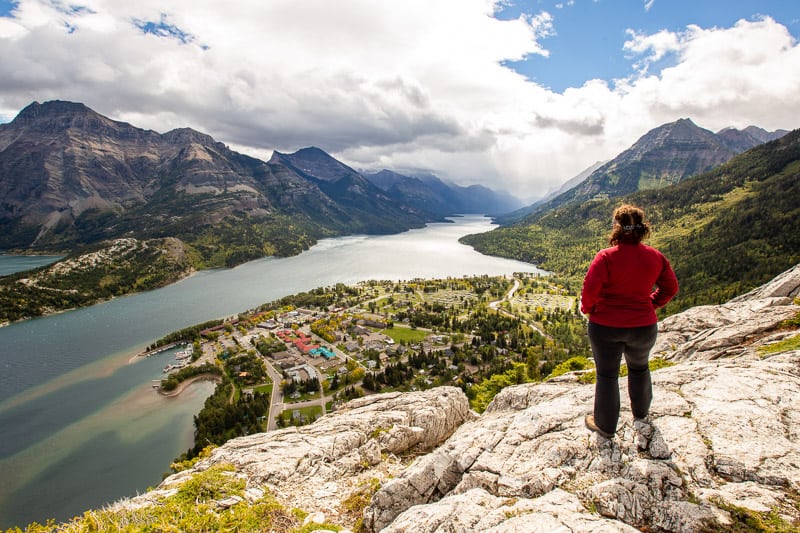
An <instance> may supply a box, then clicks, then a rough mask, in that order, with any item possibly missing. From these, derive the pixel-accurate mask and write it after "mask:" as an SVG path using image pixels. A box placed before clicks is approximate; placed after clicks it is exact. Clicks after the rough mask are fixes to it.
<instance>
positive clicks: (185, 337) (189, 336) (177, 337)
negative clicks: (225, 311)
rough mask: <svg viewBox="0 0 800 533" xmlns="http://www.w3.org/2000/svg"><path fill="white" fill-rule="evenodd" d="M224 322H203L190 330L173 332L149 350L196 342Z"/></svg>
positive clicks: (148, 348)
mask: <svg viewBox="0 0 800 533" xmlns="http://www.w3.org/2000/svg"><path fill="white" fill-rule="evenodd" d="M223 322H224V321H223V320H222V319H215V320H209V321H208V322H203V323H202V324H195V325H194V326H189V327H188V328H183V329H181V330H178V331H173V332H172V333H170V334H168V335H166V336H164V337H161V338H160V339H158V340H157V341H156V342H154V343H153V344H151V345H150V346H148V347H147V350H148V351H150V350H155V349H156V348H160V347H161V346H167V345H168V344H174V343H176V342H194V341H195V340H196V339H199V338H200V332H201V331H203V330H204V329H209V328H213V327H216V326H219V325H220V324H222V323H223Z"/></svg>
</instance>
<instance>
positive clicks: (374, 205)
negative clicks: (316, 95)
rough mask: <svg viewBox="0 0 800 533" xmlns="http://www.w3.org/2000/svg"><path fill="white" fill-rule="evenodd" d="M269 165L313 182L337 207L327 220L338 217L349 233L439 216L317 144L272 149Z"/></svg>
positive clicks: (383, 230) (392, 227) (376, 230)
mask: <svg viewBox="0 0 800 533" xmlns="http://www.w3.org/2000/svg"><path fill="white" fill-rule="evenodd" d="M269 165H270V167H272V168H273V169H279V168H282V169H288V171H290V172H292V173H294V174H295V175H298V176H300V177H302V178H304V179H305V180H307V181H309V182H310V183H313V184H314V186H315V187H317V188H318V189H319V190H320V191H321V192H322V193H323V194H324V195H325V196H326V197H327V198H330V199H331V200H333V201H334V202H335V203H336V205H337V206H338V207H339V209H338V211H337V212H333V211H331V210H329V211H327V212H325V213H324V214H325V216H326V218H327V219H328V221H329V222H330V221H332V220H336V221H339V223H340V225H341V227H342V229H343V230H344V229H345V228H349V229H350V232H351V233H391V232H396V231H397V225H396V221H397V220H405V219H408V218H414V219H416V220H419V221H432V220H438V217H437V216H436V214H435V213H433V214H432V213H431V212H429V211H425V210H424V209H418V208H417V207H415V206H413V205H410V204H407V203H404V202H403V201H402V199H399V201H396V200H398V199H394V198H391V197H389V196H388V195H386V194H385V193H384V191H383V190H381V189H380V188H378V187H376V186H375V185H373V184H372V183H371V182H370V181H369V180H367V179H366V178H365V177H364V176H362V175H361V174H359V173H358V172H356V171H355V170H353V169H352V168H350V167H349V166H347V165H345V164H344V163H342V162H340V161H337V160H336V159H334V158H333V157H331V156H330V155H328V154H327V153H326V152H324V151H323V150H321V149H319V148H316V147H310V148H303V149H301V150H299V151H297V152H295V153H293V154H282V153H280V152H275V153H274V154H273V156H272V158H271V159H270V160H269Z"/></svg>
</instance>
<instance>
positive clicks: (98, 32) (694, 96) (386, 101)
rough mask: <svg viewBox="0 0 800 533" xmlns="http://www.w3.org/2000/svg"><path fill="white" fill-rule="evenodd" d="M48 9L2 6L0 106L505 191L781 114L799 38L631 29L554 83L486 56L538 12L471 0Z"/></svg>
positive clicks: (797, 70)
mask: <svg viewBox="0 0 800 533" xmlns="http://www.w3.org/2000/svg"><path fill="white" fill-rule="evenodd" d="M74 4H76V5H77V3H74ZM64 5H65V4H63V3H61V2H48V1H45V0H21V2H20V3H19V5H18V7H17V9H16V10H15V12H14V13H13V16H12V17H6V18H0V71H2V72H3V76H0V117H3V116H5V117H12V116H13V115H14V114H15V113H16V112H17V111H18V110H19V109H21V108H22V107H23V106H25V105H27V104H29V103H30V102H31V101H33V100H38V101H45V100H49V99H67V100H73V101H80V102H83V103H85V104H87V105H88V106H90V107H92V108H94V109H95V110H97V111H98V112H101V113H103V114H106V115H108V116H110V117H112V118H115V119H118V120H125V121H128V122H131V123H133V124H135V125H137V126H140V127H144V128H151V129H154V130H157V131H162V132H163V131H167V130H169V129H172V128H176V127H184V126H188V127H193V128H195V129H198V130H201V131H204V132H206V133H209V134H211V135H212V136H214V137H215V138H216V139H217V140H219V141H222V142H225V143H227V144H229V145H231V146H232V147H234V148H235V149H238V150H240V151H243V152H246V153H250V154H253V155H256V156H258V157H262V158H267V157H269V154H270V152H271V150H273V149H278V150H281V151H294V150H297V149H299V148H302V147H304V146H310V145H316V146H319V147H321V148H323V149H325V150H328V151H329V152H331V153H333V154H334V155H335V156H337V157H339V158H341V159H342V160H344V161H346V162H348V163H350V164H352V165H353V166H355V167H362V168H363V167H369V168H381V167H388V168H396V169H430V170H431V171H433V172H435V173H437V174H439V175H440V176H442V177H445V178H448V179H452V180H454V181H456V182H461V183H465V184H466V183H475V182H480V183H486V184H489V185H490V186H494V187H496V188H505V189H509V190H511V191H512V192H516V193H518V194H520V195H521V196H527V195H530V194H537V193H541V192H544V190H546V189H549V188H552V187H555V186H557V185H558V184H559V183H561V182H563V181H565V180H566V179H568V178H570V177H572V176H573V175H575V174H577V173H578V172H580V171H581V170H583V169H584V168H585V167H587V166H589V165H590V164H592V163H594V162H595V161H597V160H601V159H607V158H609V157H613V156H614V155H616V154H617V153H619V152H620V151H622V150H624V149H625V148H627V147H628V146H629V145H630V144H631V143H633V142H634V141H635V140H636V139H637V138H638V137H640V136H641V135H643V134H644V133H645V132H646V131H647V130H649V129H651V128H653V127H655V126H658V125H660V124H663V123H665V122H669V121H672V120H676V119H677V118H680V117H686V116H688V117H692V118H693V119H694V120H695V122H697V123H698V124H699V125H701V126H704V127H708V128H712V129H719V128H722V127H724V126H728V125H735V126H746V125H748V124H756V125H760V126H762V127H766V128H768V129H774V128H778V127H781V128H792V127H795V126H796V125H797V121H798V118H800V117H799V116H798V115H799V114H800V105H798V104H799V103H800V102H798V98H799V97H798V96H797V95H798V94H800V57H798V54H800V48H798V46H797V43H795V42H794V40H793V39H792V38H791V36H790V35H789V33H788V31H787V30H786V28H785V27H783V26H781V25H780V24H778V23H776V22H775V21H773V20H772V19H769V18H764V19H762V20H757V21H752V22H747V21H740V22H739V23H737V24H736V25H735V26H734V27H732V28H714V29H703V28H699V27H694V26H692V27H689V28H686V29H685V31H683V32H680V33H673V32H668V31H662V32H658V33H655V34H652V35H646V34H640V33H631V34H630V39H629V42H628V44H626V46H625V49H624V50H619V51H618V53H619V54H621V55H622V54H625V55H628V56H630V58H631V60H632V61H634V62H635V65H636V67H637V69H638V70H636V76H635V77H632V78H631V79H627V80H592V81H590V82H587V83H586V84H584V85H583V86H582V87H576V88H571V89H568V90H566V91H564V92H563V93H554V92H552V91H550V90H548V89H546V88H544V87H542V86H539V85H537V84H535V83H533V82H531V81H530V80H527V79H526V78H524V77H523V76H521V75H519V74H518V73H516V72H514V71H513V70H511V69H510V68H508V67H504V66H503V65H502V62H503V61H508V60H511V61H513V60H520V59H524V58H525V57H527V56H529V55H532V54H538V55H542V56H547V54H548V52H547V50H546V49H545V48H544V47H543V46H542V45H541V43H540V41H541V40H542V38H543V37H545V36H548V35H551V34H552V33H553V32H554V31H555V28H554V25H555V22H554V19H553V18H552V17H551V16H550V15H549V14H548V13H546V12H539V13H531V14H529V15H523V16H521V17H520V18H518V19H516V20H504V21H501V20H497V19H495V18H493V16H492V15H493V14H494V13H495V12H496V10H497V9H498V6H499V3H498V2H493V1H491V0H437V1H435V2H430V1H429V0H384V1H381V2H374V1H371V0H340V1H337V2H330V1H329V0H302V1H298V0H269V1H264V0H252V1H239V2H236V3H228V4H224V3H220V2H218V1H216V0H214V1H212V0H174V1H171V2H169V3H165V2H163V1H161V0H159V1H156V0H139V1H137V2H117V1H114V0H85V1H83V2H81V3H80V5H81V6H82V8H81V9H76V8H68V9H64V8H62V7H60V6H64ZM71 5H72V4H71ZM143 29H144V30H147V32H145V31H143ZM667 56H669V57H670V59H671V60H672V59H674V61H672V65H671V66H670V67H668V68H662V70H661V71H659V72H652V71H653V70H654V69H655V68H658V65H659V63H658V62H659V61H660V60H662V59H663V58H665V57H667Z"/></svg>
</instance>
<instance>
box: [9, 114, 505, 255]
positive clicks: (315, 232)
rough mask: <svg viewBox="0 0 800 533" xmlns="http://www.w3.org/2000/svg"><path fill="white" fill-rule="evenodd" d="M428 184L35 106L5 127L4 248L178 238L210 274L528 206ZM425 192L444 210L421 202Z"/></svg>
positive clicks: (310, 156)
mask: <svg viewBox="0 0 800 533" xmlns="http://www.w3.org/2000/svg"><path fill="white" fill-rule="evenodd" d="M397 180H398V181H406V182H408V183H412V182H413V183H416V182H417V181H419V180H416V179H415V178H411V177H404V176H400V175H397ZM420 183H421V184H422V186H421V188H419V189H415V190H413V191H412V189H411V188H409V189H408V190H409V195H407V196H406V195H404V194H402V192H401V189H399V188H393V189H389V190H386V189H384V188H382V187H381V186H378V185H376V184H374V183H373V182H372V181H370V180H369V179H367V178H366V177H365V176H364V175H362V174H360V173H359V172H357V171H355V170H354V169H352V168H350V167H348V166H347V165H345V164H343V163H341V162H340V161H337V160H336V159H334V158H333V157H331V156H330V155H328V154H327V153H325V152H324V151H322V150H320V149H319V148H313V147H311V148H304V149H302V150H300V151H298V152H296V153H294V154H282V153H279V152H275V153H274V155H273V156H272V158H271V159H270V160H269V161H267V162H264V161H261V160H259V159H255V158H252V157H248V156H246V155H242V154H239V153H237V152H235V151H233V150H230V149H229V148H228V147H227V146H225V145H224V144H222V143H219V142H216V141H215V140H214V139H213V138H211V137H210V136H209V135H206V134H203V133H200V132H197V131H194V130H191V129H188V128H182V129H176V130H173V131H169V132H167V133H164V134H159V133H156V132H154V131H151V130H144V129H140V128H137V127H135V126H132V125H131V124H128V123H124V122H119V121H115V120H111V119H109V118H107V117H104V116H102V115H100V114H98V113H96V112H94V111H93V110H91V109H89V108H88V107H86V106H85V105H83V104H80V103H73V102H63V101H52V102H46V103H43V104H39V103H33V104H31V105H29V106H28V107H26V108H25V109H23V110H22V111H21V112H20V113H19V115H18V116H17V117H16V118H15V119H14V120H13V121H12V122H10V123H8V124H2V125H0V229H1V230H2V231H0V249H4V248H5V249H22V248H32V249H61V250H70V249H73V248H75V247H77V246H81V245H85V244H91V243H95V242H99V241H102V240H105V239H111V238H118V237H122V236H125V237H136V238H140V239H150V238H164V237H177V238H179V239H181V240H183V241H185V242H186V243H188V244H190V245H191V246H192V247H193V249H194V250H196V251H197V252H198V254H199V256H200V257H201V258H202V263H203V264H204V265H208V266H214V265H230V264H235V263H237V262H241V261H244V260H247V259H251V258H254V257H260V256H263V255H271V254H278V255H286V254H291V253H297V252H299V251H301V250H302V249H304V248H307V247H308V246H309V245H310V244H313V242H314V241H315V240H316V239H318V238H322V237H328V236H335V235H344V234H351V233H371V234H375V233H393V232H399V231H404V230H407V229H410V228H413V227H421V226H423V225H424V224H425V223H427V222H431V221H440V220H442V219H443V217H444V216H447V215H454V214H457V213H463V212H479V213H497V212H500V211H504V210H510V209H513V208H516V207H518V206H519V205H520V204H519V202H518V201H516V202H515V200H514V199H513V198H511V197H510V196H507V195H503V194H499V193H494V192H493V191H491V190H489V189H486V188H477V189H473V188H462V187H458V186H451V185H448V184H445V183H444V182H442V181H441V180H438V179H436V178H431V179H429V180H427V181H420ZM473 191H475V192H474V193H473ZM412 192H413V194H412ZM426 194H427V195H429V196H431V197H434V198H436V201H435V202H425V201H419V195H423V196H424V195H426Z"/></svg>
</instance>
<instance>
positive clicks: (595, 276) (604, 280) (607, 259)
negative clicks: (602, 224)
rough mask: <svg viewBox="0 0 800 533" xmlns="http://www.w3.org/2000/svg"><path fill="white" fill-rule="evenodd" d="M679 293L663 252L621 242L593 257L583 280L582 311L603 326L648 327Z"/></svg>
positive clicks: (673, 274) (673, 273)
mask: <svg viewBox="0 0 800 533" xmlns="http://www.w3.org/2000/svg"><path fill="white" fill-rule="evenodd" d="M654 287H655V289H654ZM677 292H678V280H677V279H676V278H675V272H673V271H672V267H671V266H670V264H669V261H667V258H666V257H664V255H663V254H662V253H661V252H659V251H658V250H656V249H655V248H652V247H650V246H647V245H646V244H628V243H621V244H618V245H616V246H612V247H611V248H606V249H604V250H600V251H599V252H597V255H596V256H595V257H594V260H593V261H592V264H591V265H590V266H589V271H588V272H587V273H586V278H585V279H584V280H583V292H582V293H581V311H582V312H583V313H584V314H587V315H589V320H590V321H591V322H594V323H595V324H600V325H601V326H611V327H616V328H634V327H639V326H649V325H651V324H655V323H656V322H658V318H657V317H656V309H657V308H659V307H662V306H664V305H666V303H667V302H669V301H670V300H671V299H672V297H673V296H675V294H676V293H677Z"/></svg>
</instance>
